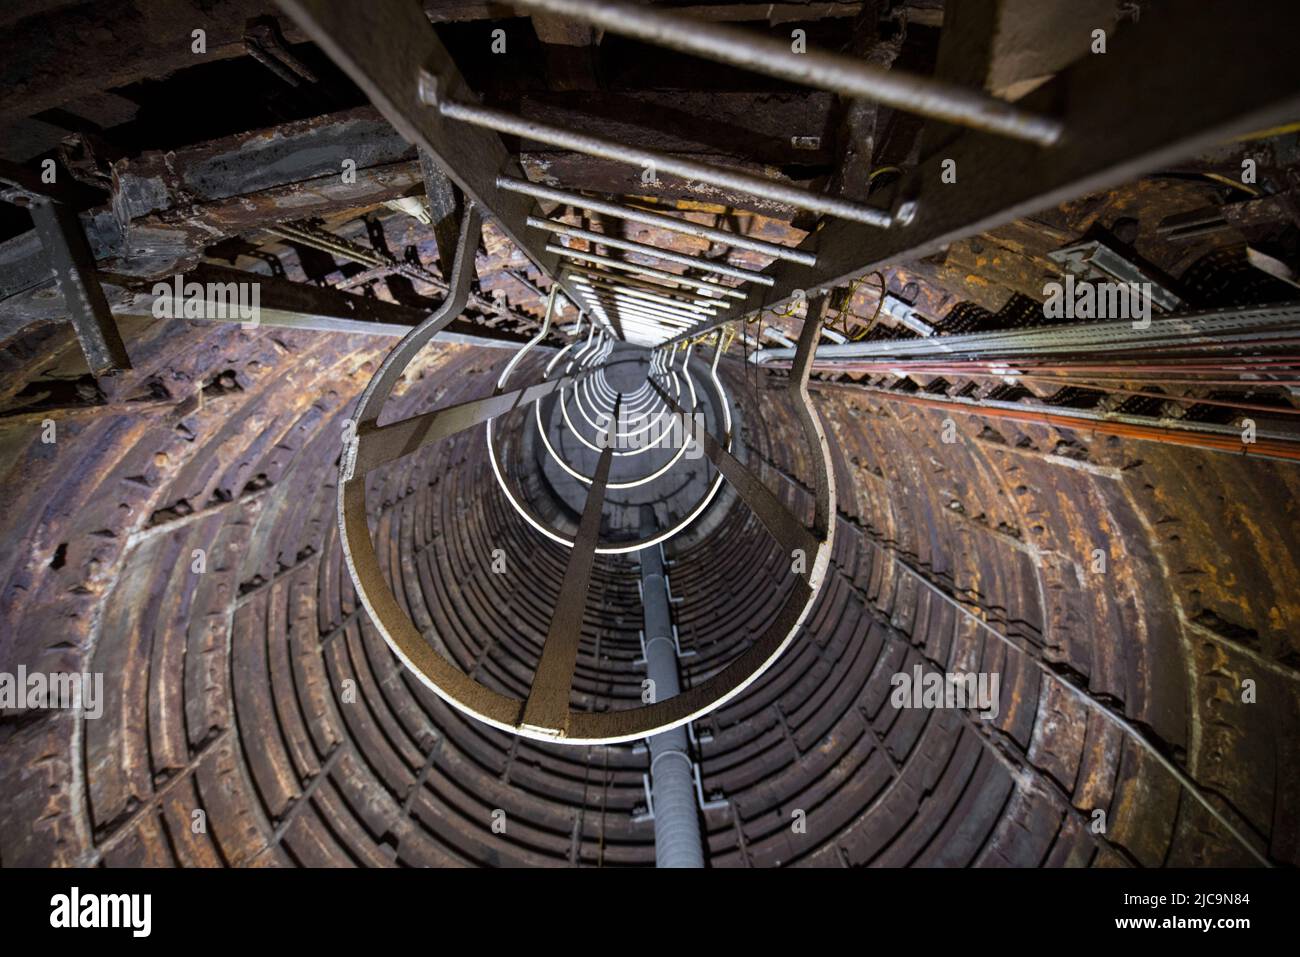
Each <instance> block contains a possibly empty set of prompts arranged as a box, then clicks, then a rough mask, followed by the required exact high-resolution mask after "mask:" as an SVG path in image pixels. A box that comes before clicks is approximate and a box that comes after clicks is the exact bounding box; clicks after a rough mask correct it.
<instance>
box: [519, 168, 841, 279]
mask: <svg viewBox="0 0 1300 957" xmlns="http://www.w3.org/2000/svg"><path fill="white" fill-rule="evenodd" d="M497 188H498V189H504V190H507V191H509V192H512V193H522V194H523V195H525V196H532V197H533V198H535V199H544V200H547V201H548V202H552V203H565V204H566V205H569V206H576V207H577V208H579V209H585V210H589V211H590V212H593V213H601V214H602V215H604V216H613V217H615V218H617V219H626V220H630V221H631V222H634V223H644V224H645V225H647V226H658V227H659V228H660V229H668V230H671V231H673V232H677V233H685V234H686V235H687V236H695V237H696V238H698V239H707V240H709V241H711V242H715V243H722V244H724V245H727V246H735V247H736V248H737V249H748V250H749V251H750V252H756V253H762V254H764V255H766V256H772V257H773V258H775V259H784V260H786V261H788V262H792V263H799V264H800V265H804V266H815V265H817V257H816V256H815V255H813V254H812V253H808V252H804V251H802V250H799V249H791V248H790V247H789V246H781V245H778V244H777V243H769V242H764V241H763V240H761V239H751V238H749V237H748V236H742V235H740V234H739V233H729V232H727V231H726V230H725V229H714V228H713V227H712V226H702V225H700V224H699V223H693V222H691V221H690V220H688V219H678V218H677V217H675V216H665V215H663V214H662V213H650V212H646V211H645V210H641V209H634V208H633V207H631V206H624V205H623V204H621V203H610V202H606V201H605V200H601V199H591V198H590V197H588V196H583V195H582V194H581V193H570V192H567V191H565V190H562V189H554V188H552V187H550V186H541V185H538V184H537V183H530V182H528V181H527V180H523V179H515V178H514V177H512V176H498V177H497Z"/></svg>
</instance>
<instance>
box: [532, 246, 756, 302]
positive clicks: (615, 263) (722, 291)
mask: <svg viewBox="0 0 1300 957" xmlns="http://www.w3.org/2000/svg"><path fill="white" fill-rule="evenodd" d="M546 251H547V252H548V253H558V254H559V255H561V256H565V257H567V258H568V259H577V260H579V261H581V262H593V263H599V264H600V265H602V266H605V267H606V268H608V269H622V270H624V271H626V272H631V273H636V274H637V275H641V276H654V277H655V278H656V279H664V280H667V281H668V282H676V283H681V284H682V285H683V286H694V287H695V288H696V289H708V290H711V291H712V292H716V293H718V294H719V295H723V296H730V297H731V298H732V299H744V298H745V294H744V293H743V292H737V291H736V290H735V289H732V288H731V287H730V286H720V285H718V284H717V283H716V282H708V281H707V280H704V279H692V278H691V277H690V276H679V275H677V273H675V272H664V271H663V270H662V269H655V268H653V267H651V266H638V265H636V264H635V263H629V262H624V261H623V260H621V259H610V258H609V257H608V256H600V255H597V254H596V253H584V252H582V251H581V250H578V249H570V248H569V247H568V246H559V245H557V244H555V243H547V244H546Z"/></svg>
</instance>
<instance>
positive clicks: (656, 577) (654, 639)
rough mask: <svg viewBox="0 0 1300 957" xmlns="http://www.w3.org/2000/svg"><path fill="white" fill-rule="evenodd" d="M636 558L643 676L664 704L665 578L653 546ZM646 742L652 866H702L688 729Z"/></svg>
mask: <svg viewBox="0 0 1300 957" xmlns="http://www.w3.org/2000/svg"><path fill="white" fill-rule="evenodd" d="M655 528H656V523H655V520H654V511H653V509H651V508H650V507H649V506H644V505H643V506H642V507H641V532H642V534H643V536H646V537H648V536H649V535H651V534H653V533H654V530H655ZM637 556H638V558H639V559H640V561H641V603H642V605H643V612H644V618H645V630H644V635H645V668H646V677H647V678H648V679H649V680H650V681H652V682H654V684H653V685H652V687H653V689H654V691H653V695H654V700H655V701H663V700H664V699H665V698H671V697H673V696H674V695H677V694H680V693H681V684H680V682H679V680H678V676H677V642H676V640H675V639H674V637H673V621H672V611H671V606H670V605H669V603H668V583H667V581H666V580H665V578H664V566H663V557H662V556H661V555H660V553H659V549H658V548H657V547H651V548H643V549H642V550H641V551H640V552H638V553H637ZM646 743H647V745H648V746H649V750H650V781H651V788H652V793H653V795H654V815H655V866H656V867H703V866H704V846H703V844H702V843H701V842H700V815H699V811H698V810H697V809H696V806H695V781H694V775H693V771H694V765H693V763H692V762H691V755H690V750H689V745H688V742H687V738H686V728H685V727H676V728H673V729H672V730H671V731H664V732H662V733H660V734H655V735H651V736H650V737H649V739H647V742H646Z"/></svg>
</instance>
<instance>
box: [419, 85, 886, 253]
mask: <svg viewBox="0 0 1300 957" xmlns="http://www.w3.org/2000/svg"><path fill="white" fill-rule="evenodd" d="M426 92H427V91H426ZM434 99H435V101H434V102H432V103H429V101H428V99H426V100H425V102H426V103H429V105H430V106H434V107H436V108H437V109H438V111H439V112H440V113H442V115H443V116H444V117H446V118H447V119H449V120H456V121H458V122H461V123H468V124H469V125H471V126H478V127H482V128H485V129H489V130H495V131H496V132H498V133H507V134H509V135H511V136H518V137H520V138H521V139H524V140H532V141H534V142H537V143H546V144H547V145H548V146H555V147H558V148H560V149H565V150H573V151H574V152H575V153H585V154H586V155H588V156H596V157H599V158H600V159H606V160H609V161H611V162H614V163H627V164H629V165H631V166H636V167H639V168H642V169H653V170H654V171H655V173H656V174H658V173H668V174H670V175H672V176H681V177H683V178H685V179H689V180H694V181H696V182H700V183H708V184H709V185H711V186H719V187H721V188H723V189H730V190H734V191H735V192H737V193H745V194H747V195H749V196H755V197H758V198H759V199H766V200H769V201H771V202H774V203H781V204H784V205H787V206H792V207H794V208H795V209H806V210H808V211H810V212H814V213H823V214H825V215H827V216H835V217H838V218H840V219H847V220H851V221H853V222H858V223H866V224H867V225H869V226H880V227H887V226H889V225H890V224H891V223H892V221H893V220H892V218H891V216H890V215H889V213H888V212H886V211H884V210H880V209H876V208H875V207H874V206H867V205H864V204H862V203H854V202H850V201H848V200H845V199H839V198H837V197H834V196H824V195H822V194H820V193H814V192H811V191H810V190H806V189H802V188H800V187H798V186H789V185H787V184H785V183H780V182H777V181H776V180H770V179H764V178H763V177H761V176H753V175H751V174H749V173H741V172H737V171H736V170H730V169H724V168H722V167H719V166H710V165H709V164H708V163H699V162H696V161H695V160H689V159H682V158H681V157H678V156H673V155H672V154H670V153H660V152H658V151H657V150H648V149H644V148H642V147H632V146H625V145H623V144H622V143H616V142H615V141H613V140H607V139H605V138H604V137H600V136H592V135H590V134H588V133H575V132H573V131H572V130H566V129H564V128H563V127H559V126H551V125H550V124H549V123H539V122H536V121H534V120H527V119H524V118H523V117H520V116H515V115H514V114H513V113H506V112H505V111H503V110H495V109H492V108H491V107H487V106H474V105H472V104H469V103H460V102H457V101H455V100H445V99H441V98H436V97H435V98H434Z"/></svg>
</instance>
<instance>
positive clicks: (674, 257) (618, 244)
mask: <svg viewBox="0 0 1300 957" xmlns="http://www.w3.org/2000/svg"><path fill="white" fill-rule="evenodd" d="M527 224H528V225H529V226H531V227H532V228H533V229H542V230H545V231H546V232H550V233H558V234H560V235H561V236H572V237H573V238H574V239H585V240H586V241H587V242H589V243H600V244H601V245H603V246H609V247H610V248H611V249H623V250H626V251H627V252H631V253H640V254H641V255H642V256H653V257H655V258H656V259H662V260H664V261H665V262H670V263H678V264H679V265H682V266H689V267H691V268H692V269H702V270H703V271H705V272H713V273H717V274H718V275H719V276H730V277H731V278H732V279H739V280H741V281H742V282H753V283H757V284H758V285H760V286H770V285H772V284H773V283H775V282H776V280H775V279H773V278H772V277H771V276H764V275H763V274H762V273H761V272H754V271H753V270H750V269H737V268H736V267H735V266H728V265H727V264H726V263H717V262H712V261H711V260H708V259H701V258H700V257H698V256H684V255H682V254H681V253H675V252H673V251H672V250H670V249H661V248H659V247H658V246H651V245H649V244H647V243H638V242H635V241H633V240H631V239H619V238H618V237H617V236H609V235H606V234H605V233H598V232H594V231H592V230H590V229H581V228H579V227H577V226H570V225H569V224H568V223H557V222H556V221H555V220H553V219H538V218H537V217H536V216H529V217H528V219H527Z"/></svg>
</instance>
